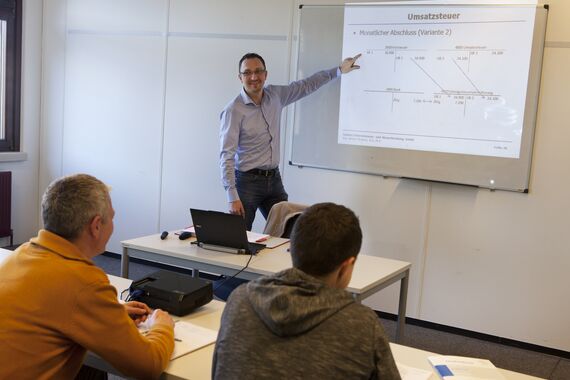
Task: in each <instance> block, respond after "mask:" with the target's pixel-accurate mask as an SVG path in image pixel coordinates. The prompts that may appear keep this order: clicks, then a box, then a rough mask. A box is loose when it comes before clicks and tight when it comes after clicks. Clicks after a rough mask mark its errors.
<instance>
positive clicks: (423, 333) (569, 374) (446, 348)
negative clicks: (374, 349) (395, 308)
mask: <svg viewBox="0 0 570 380" xmlns="http://www.w3.org/2000/svg"><path fill="white" fill-rule="evenodd" d="M95 262H96V264H97V265H99V266H100V267H101V268H103V269H104V270H105V271H106V272H107V273H110V274H114V275H119V274H120V260H119V258H118V257H111V256H106V255H102V256H98V257H96V258H95ZM148 264H149V263H144V262H140V261H139V262H133V261H131V262H130V264H129V273H130V277H131V278H132V279H138V278H142V277H145V276H146V275H148V274H149V273H152V272H153V271H156V270H157V267H155V266H152V265H148ZM179 271H183V272H184V270H179ZM382 324H383V325H384V329H385V330H386V334H387V335H388V337H389V338H390V341H394V338H395V335H396V322H395V321H393V320H390V319H382ZM402 343H403V344H405V345H407V346H411V347H415V348H419V349H422V350H427V351H433V352H437V353H440V354H449V355H451V354H453V355H459V356H470V357H481V358H486V359H489V360H491V362H493V364H495V365H496V366H497V367H501V368H505V369H509V370H512V371H516V372H521V373H525V374H528V375H532V376H536V377H540V378H544V379H551V380H569V379H570V360H569V359H566V358H563V357H558V356H553V355H548V354H544V353H540V352H535V351H530V350H525V349H521V348H517V347H511V346H506V345H502V344H498V343H493V342H487V341H484V340H479V339H475V338H471V337H466V336H463V335H457V334H452V333H448V332H443V331H439V330H434V329H429V328H425V327H420V326H416V325H411V324H407V325H406V331H405V335H404V339H403V342H402ZM115 379H117V378H115Z"/></svg>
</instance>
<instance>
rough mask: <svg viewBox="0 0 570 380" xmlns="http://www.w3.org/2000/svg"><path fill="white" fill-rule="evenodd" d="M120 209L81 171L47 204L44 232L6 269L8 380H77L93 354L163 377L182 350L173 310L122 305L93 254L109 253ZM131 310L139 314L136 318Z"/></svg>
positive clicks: (1, 314)
mask: <svg viewBox="0 0 570 380" xmlns="http://www.w3.org/2000/svg"><path fill="white" fill-rule="evenodd" d="M114 214H115V212H114V210H113V206H112V204H111V198H110V195H109V191H108V188H107V186H105V184H103V183H102V182H101V181H99V180H98V179H96V178H94V177H92V176H89V175H85V174H78V175H72V176H68V177H64V178H61V179H59V180H56V181H54V182H53V183H52V184H50V185H49V187H48V188H47V190H46V192H45V194H44V196H43V199H42V217H43V223H44V228H45V229H43V230H40V232H39V233H38V236H37V237H35V238H33V239H31V240H30V241H29V242H28V243H25V244H23V245H22V246H21V247H20V248H18V249H17V250H16V252H14V254H12V255H10V257H9V258H8V259H7V260H6V261H4V263H3V264H2V265H0V305H2V306H1V307H0V342H2V344H0V358H2V365H1V366H0V378H2V379H23V378H26V379H73V378H74V377H75V376H76V375H77V373H78V372H79V370H80V368H81V365H82V362H83V359H84V357H85V353H86V350H90V351H92V352H94V353H96V354H97V355H99V356H101V357H102V358H104V359H105V360H107V361H108V362H109V363H110V364H112V365H113V366H114V367H115V368H116V369H118V370H119V371H121V372H122V373H123V374H124V375H125V376H129V377H135V378H138V379H143V378H158V377H159V376H160V374H161V373H162V371H163V370H164V368H165V367H166V366H167V365H168V362H169V360H170V356H171V354H172V350H173V348H174V335H173V334H174V332H173V326H174V322H173V320H172V318H171V317H170V316H169V315H168V313H166V312H164V311H161V310H155V312H154V313H153V314H152V315H150V316H149V319H150V324H151V326H152V327H151V330H150V332H149V333H148V334H147V335H146V336H143V335H141V334H140V333H139V331H138V330H137V327H136V324H135V321H134V320H139V321H140V320H143V319H145V315H146V313H148V312H149V311H150V309H148V307H147V306H146V305H144V304H142V303H129V304H125V305H122V304H120V303H119V301H118V300H117V293H116V290H115V288H114V287H113V286H112V285H111V284H110V283H109V280H108V278H107V276H106V275H105V273H104V272H103V271H102V270H101V269H99V268H98V267H97V266H95V265H94V264H93V261H92V260H91V259H92V258H93V257H95V256H97V255H99V254H101V253H102V252H104V251H105V246H106V244H107V241H108V240H109V238H110V236H111V234H112V233H113V216H114ZM129 313H130V314H131V315H129Z"/></svg>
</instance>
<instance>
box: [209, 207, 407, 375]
mask: <svg viewBox="0 0 570 380" xmlns="http://www.w3.org/2000/svg"><path fill="white" fill-rule="evenodd" d="M361 243H362V231H361V229H360V223H359V221H358V218H357V217H356V215H355V214H354V213H353V212H352V211H351V210H349V209H348V208H346V207H344V206H340V205H336V204H333V203H320V204H316V205H313V206H311V207H309V208H307V209H306V210H305V211H304V212H303V213H302V214H301V216H300V217H299V219H298V220H297V222H296V223H295V226H294V228H293V233H292V236H291V258H292V260H293V268H291V269H287V270H284V271H282V272H279V273H277V274H275V275H273V276H268V277H261V278H259V279H257V280H255V281H251V282H248V283H246V284H243V285H241V286H240V287H239V288H237V289H236V290H235V291H234V292H233V293H232V294H231V296H230V298H229V299H228V302H227V304H226V307H225V309H224V313H223V315H222V322H221V328H220V331H219V334H218V339H217V341H216V347H215V350H214V359H213V365H212V378H213V379H285V378H286V379H323V380H324V379H381V380H384V379H389V380H392V379H400V375H399V373H398V370H397V368H396V364H395V363H394V358H393V356H392V352H391V351H390V346H389V344H388V340H387V338H386V335H385V334H384V330H383V328H382V325H381V324H380V320H379V319H378V317H377V316H376V314H375V313H374V311H372V310H371V309H370V308H368V307H366V306H363V305H361V304H359V303H357V302H355V300H354V298H353V297H352V295H351V294H350V293H348V292H347V291H346V290H345V288H346V287H347V286H348V283H349V282H350V279H351V276H352V270H353V268H354V263H355V261H356V257H357V255H358V252H359V251H360V246H361Z"/></svg>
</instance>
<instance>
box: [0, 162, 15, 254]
mask: <svg viewBox="0 0 570 380" xmlns="http://www.w3.org/2000/svg"><path fill="white" fill-rule="evenodd" d="M11 219H12V172H0V238H2V237H6V236H10V245H14V241H13V240H14V232H13V231H12V227H11V226H12V223H11Z"/></svg>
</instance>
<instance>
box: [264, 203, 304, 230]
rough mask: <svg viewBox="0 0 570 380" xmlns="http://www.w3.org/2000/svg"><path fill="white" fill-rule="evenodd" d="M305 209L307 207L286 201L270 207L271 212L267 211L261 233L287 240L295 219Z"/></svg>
mask: <svg viewBox="0 0 570 380" xmlns="http://www.w3.org/2000/svg"><path fill="white" fill-rule="evenodd" d="M307 207H308V206H307V205H302V204H299V203H293V202H288V201H283V202H279V203H276V204H275V205H273V207H271V210H269V215H268V216H267V223H266V224H265V229H264V230H263V233H264V234H269V235H271V236H277V237H284V238H289V237H290V236H291V231H293V226H294V224H295V221H296V220H297V217H298V216H299V215H300V214H301V213H302V212H303V210H305V209H306V208H307Z"/></svg>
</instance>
